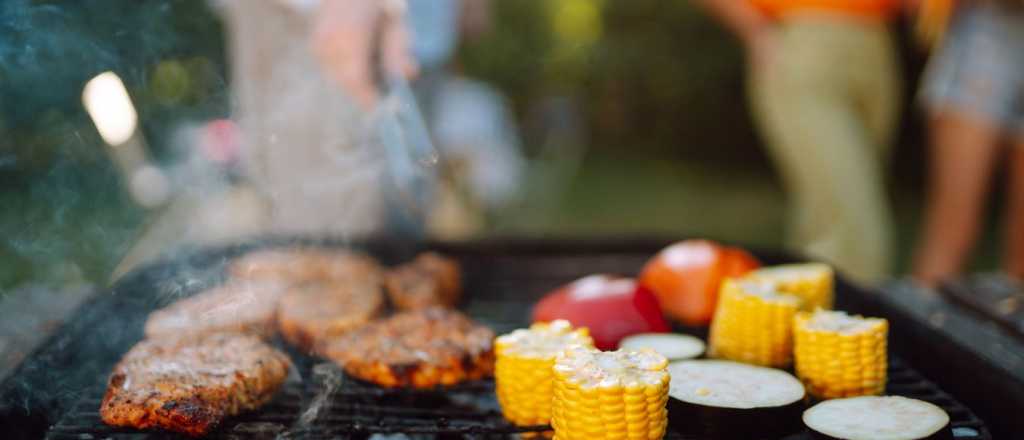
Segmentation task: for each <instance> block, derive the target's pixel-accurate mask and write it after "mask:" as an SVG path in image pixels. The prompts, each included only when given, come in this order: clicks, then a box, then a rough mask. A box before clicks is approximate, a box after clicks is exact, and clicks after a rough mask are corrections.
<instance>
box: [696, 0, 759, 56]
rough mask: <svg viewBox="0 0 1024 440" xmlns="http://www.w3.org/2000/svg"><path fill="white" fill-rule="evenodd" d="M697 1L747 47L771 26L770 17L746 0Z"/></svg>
mask: <svg viewBox="0 0 1024 440" xmlns="http://www.w3.org/2000/svg"><path fill="white" fill-rule="evenodd" d="M697 3H698V4H700V5H701V6H703V7H704V8H705V9H707V10H708V11H709V12H711V14H712V15H714V16H715V17H717V18H718V19H719V20H720V21H721V22H722V24H724V25H725V27H727V28H729V30H730V31H732V33H734V34H736V36H737V37H739V39H740V40H742V41H743V43H744V44H745V45H747V47H751V46H752V45H754V44H757V43H756V41H757V40H758V39H760V38H761V37H762V36H764V35H765V34H766V33H767V32H768V31H770V30H771V29H772V28H773V23H772V20H771V18H770V17H767V16H765V15H764V14H763V13H761V11H758V10H757V8H756V7H754V5H753V4H751V3H750V2H749V1H748V0H697Z"/></svg>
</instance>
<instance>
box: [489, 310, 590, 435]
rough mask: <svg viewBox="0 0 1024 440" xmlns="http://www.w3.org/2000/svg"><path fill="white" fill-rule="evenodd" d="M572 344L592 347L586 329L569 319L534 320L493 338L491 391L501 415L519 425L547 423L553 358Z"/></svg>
mask: <svg viewBox="0 0 1024 440" xmlns="http://www.w3.org/2000/svg"><path fill="white" fill-rule="evenodd" d="M572 346H583V347H587V348H593V347H594V340H593V339H591V337H590V333H589V332H588V331H587V329H586V328H578V329H575V330H573V328H572V325H571V324H569V321H565V320H556V321H552V322H551V323H536V324H533V325H531V326H530V328H529V329H519V330H516V331H513V332H512V333H508V334H505V335H502V336H499V337H498V338H497V340H496V341H495V353H496V354H497V362H496V364H495V367H494V376H495V379H494V380H495V391H496V393H497V395H498V403H499V404H500V405H501V410H502V413H503V414H504V415H505V418H506V419H508V420H509V421H511V422H512V423H514V424H516V425H519V426H531V425H546V424H548V423H550V422H551V399H552V393H553V390H552V387H553V370H552V367H553V366H554V364H555V357H556V356H557V355H558V354H559V353H561V352H562V351H564V350H565V349H566V348H569V347H572Z"/></svg>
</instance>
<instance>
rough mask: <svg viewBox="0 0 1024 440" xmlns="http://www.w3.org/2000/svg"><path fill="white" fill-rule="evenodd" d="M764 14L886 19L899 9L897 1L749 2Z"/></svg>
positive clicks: (804, 0)
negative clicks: (809, 13)
mask: <svg viewBox="0 0 1024 440" xmlns="http://www.w3.org/2000/svg"><path fill="white" fill-rule="evenodd" d="M750 1H751V2H752V3H754V5H755V6H757V7H758V8H760V9H761V10H762V11H764V13H766V14H768V15H770V16H772V17H776V18H778V17H782V16H785V15H786V14H788V13H791V12H795V11H825V12H837V13H841V14H849V15H853V16H856V17H865V18H872V19H883V20H884V19H888V18H889V17H891V16H892V15H893V14H894V13H895V12H896V11H897V9H898V7H899V0H750Z"/></svg>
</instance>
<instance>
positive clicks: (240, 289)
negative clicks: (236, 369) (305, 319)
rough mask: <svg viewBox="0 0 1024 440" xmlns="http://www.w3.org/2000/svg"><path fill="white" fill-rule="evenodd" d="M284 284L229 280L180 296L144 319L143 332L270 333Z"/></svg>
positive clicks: (161, 333) (175, 334) (147, 334)
mask: <svg viewBox="0 0 1024 440" xmlns="http://www.w3.org/2000/svg"><path fill="white" fill-rule="evenodd" d="M284 291H285V285H284V284H281V283H278V282H267V281H263V282H244V281H238V282H231V283H228V284H226V285H223V286H220V287H215V288H213V289H210V290H207V291H205V292H201V293H199V294H197V295H195V296H191V297H188V298H184V299H181V300H179V301H177V302H175V303H172V304H171V305H169V306H167V307H164V308H163V309H160V310H157V311H155V312H153V313H152V314H150V315H149V319H147V320H146V336H147V337H150V338H153V337H159V336H175V337H178V336H184V335H197V334H202V333H211V332H239V333H248V334H254V335H257V336H261V337H265V338H267V337H270V336H272V335H273V334H274V330H275V328H276V326H275V325H274V311H275V310H276V308H277V302H278V299H279V298H280V297H281V295H282V294H283V292H284Z"/></svg>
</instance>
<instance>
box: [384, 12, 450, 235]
mask: <svg viewBox="0 0 1024 440" xmlns="http://www.w3.org/2000/svg"><path fill="white" fill-rule="evenodd" d="M385 19H395V18H394V17H386V18H385ZM381 28H383V26H379V27H378V29H381ZM376 37H377V38H376V41H375V47H376V50H375V51H374V55H375V57H376V59H375V60H374V65H375V66H377V72H376V77H377V86H378V88H379V89H380V92H381V99H380V101H379V102H378V103H377V108H376V109H375V110H374V112H373V114H372V121H371V123H372V130H373V136H374V137H375V140H376V141H378V142H380V144H381V145H382V146H383V147H384V151H385V155H386V158H387V167H386V168H387V170H388V171H389V174H390V177H391V178H390V180H391V183H392V184H393V185H394V188H393V190H394V191H393V192H394V193H395V195H396V196H397V197H395V199H397V202H398V203H397V204H398V205H399V208H400V209H401V210H403V211H405V212H404V214H406V215H408V216H409V217H410V218H411V219H413V220H414V221H415V220H417V219H422V218H423V217H425V215H426V213H427V212H428V204H429V203H430V199H431V196H432V192H433V191H432V190H433V187H434V185H435V184H436V182H437V178H438V175H439V173H440V171H439V168H440V165H441V163H442V161H441V157H440V153H439V152H438V150H437V148H435V147H434V143H433V141H431V139H430V133H429V132H428V131H427V125H426V123H425V122H424V119H423V114H422V113H421V112H420V107H419V105H418V104H417V102H416V96H415V95H414V94H413V91H412V88H410V87H409V82H408V81H407V80H406V78H405V77H404V76H403V75H401V74H398V73H394V72H387V70H386V69H385V68H384V66H383V63H382V60H381V58H382V54H381V38H382V35H381V34H380V33H379V32H378V34H377V35H376Z"/></svg>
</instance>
